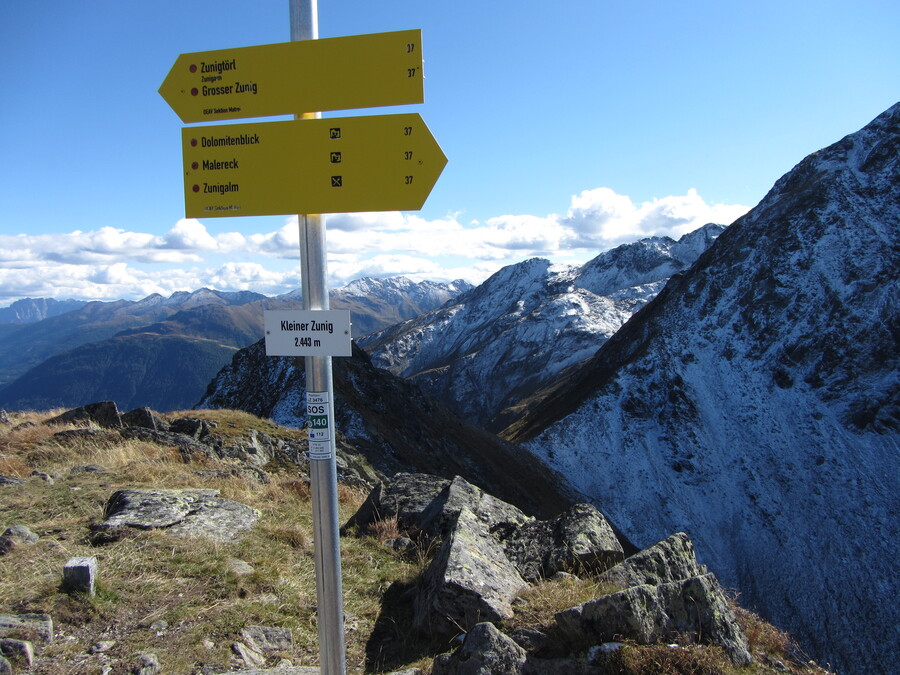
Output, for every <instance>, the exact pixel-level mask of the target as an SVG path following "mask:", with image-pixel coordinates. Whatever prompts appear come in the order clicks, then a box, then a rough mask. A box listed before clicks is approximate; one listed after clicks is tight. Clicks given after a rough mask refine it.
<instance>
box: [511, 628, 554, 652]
mask: <svg viewBox="0 0 900 675" xmlns="http://www.w3.org/2000/svg"><path fill="white" fill-rule="evenodd" d="M509 637H510V638H512V639H513V640H514V641H515V643H516V644H517V645H519V646H520V647H521V648H522V649H524V650H525V651H527V652H528V653H529V654H536V653H540V652H541V651H542V650H543V649H544V648H545V647H547V646H548V645H549V644H550V642H551V639H550V636H549V635H547V634H546V633H545V632H543V631H540V630H535V629H533V628H517V629H515V630H514V631H512V632H510V633H509Z"/></svg>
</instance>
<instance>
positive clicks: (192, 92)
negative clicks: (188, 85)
mask: <svg viewBox="0 0 900 675" xmlns="http://www.w3.org/2000/svg"><path fill="white" fill-rule="evenodd" d="M199 93H200V92H199V91H198V90H197V87H194V88H193V89H191V96H196V95H197V94H199Z"/></svg>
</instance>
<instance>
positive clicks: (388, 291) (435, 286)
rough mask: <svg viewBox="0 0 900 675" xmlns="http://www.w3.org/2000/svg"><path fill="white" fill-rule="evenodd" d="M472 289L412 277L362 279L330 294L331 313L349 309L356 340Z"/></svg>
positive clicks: (458, 282)
mask: <svg viewBox="0 0 900 675" xmlns="http://www.w3.org/2000/svg"><path fill="white" fill-rule="evenodd" d="M471 288H472V284H470V283H468V282H467V281H463V280H462V279H457V280H456V281H451V282H450V283H446V284H444V283H438V282H434V281H413V280H412V279H410V278H409V277H388V278H386V279H374V278H372V277H363V278H362V279H357V280H356V281H351V282H350V283H349V284H347V285H346V286H343V287H341V288H336V289H335V290H333V291H331V293H330V299H329V302H330V305H331V308H332V309H349V310H350V313H351V318H352V321H353V336H354V337H357V336H360V335H366V334H367V333H371V332H372V331H376V330H380V329H382V328H384V327H385V326H390V325H393V324H395V323H399V322H401V321H405V320H406V319H410V318H412V317H414V316H418V315H419V314H423V313H425V312H429V311H431V310H433V309H435V308H437V307H440V306H441V305H443V304H444V303H446V302H447V301H449V300H452V299H453V298H455V297H456V296H458V295H460V294H461V293H465V292H466V291H468V290H470V289H471Z"/></svg>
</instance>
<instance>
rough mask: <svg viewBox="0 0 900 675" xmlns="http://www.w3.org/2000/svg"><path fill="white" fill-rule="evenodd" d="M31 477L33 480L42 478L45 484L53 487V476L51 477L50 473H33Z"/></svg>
mask: <svg viewBox="0 0 900 675" xmlns="http://www.w3.org/2000/svg"><path fill="white" fill-rule="evenodd" d="M31 476H32V478H40V479H41V480H42V481H44V482H45V483H48V484H50V485H53V476H51V475H50V474H49V473H44V472H43V471H32V472H31Z"/></svg>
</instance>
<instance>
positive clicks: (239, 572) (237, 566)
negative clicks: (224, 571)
mask: <svg viewBox="0 0 900 675" xmlns="http://www.w3.org/2000/svg"><path fill="white" fill-rule="evenodd" d="M225 564H226V565H227V566H228V569H229V570H230V571H231V573H232V574H234V575H235V576H239V577H242V576H245V575H247V574H253V566H252V565H251V564H250V563H248V562H247V561H246V560H238V559H237V558H229V559H228V560H226V561H225Z"/></svg>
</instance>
